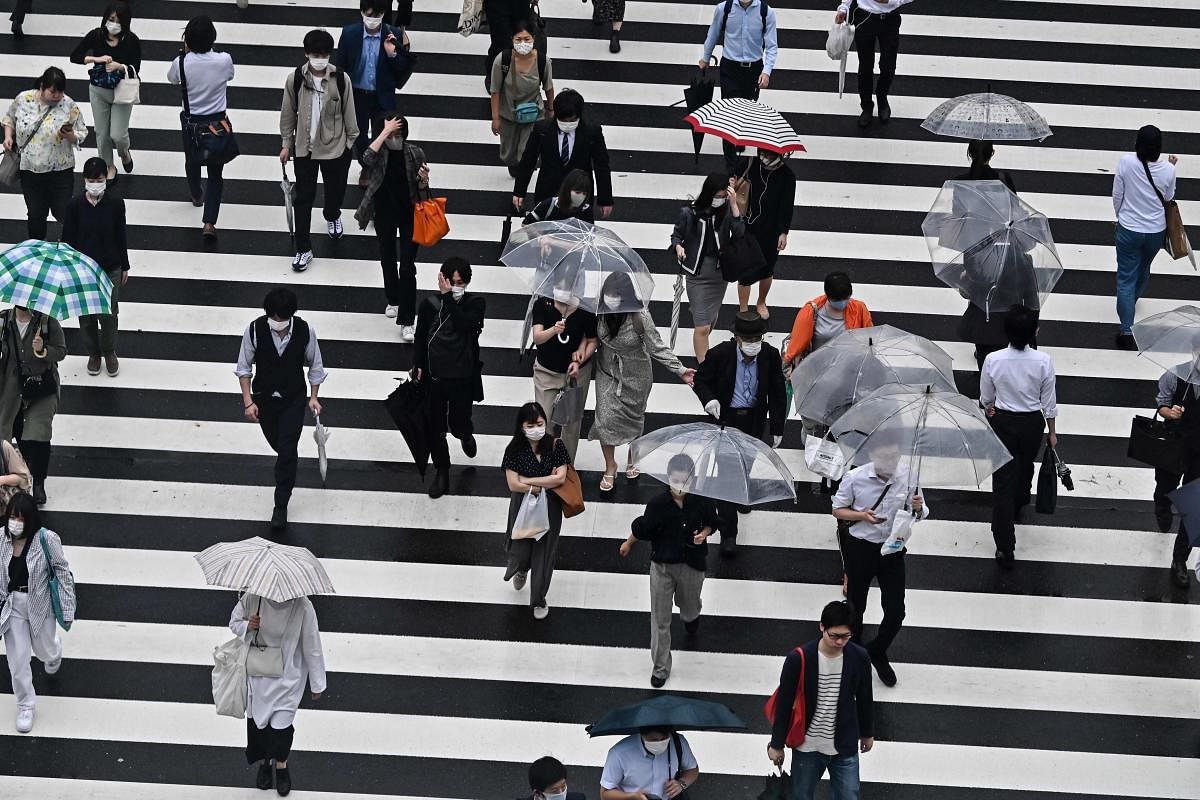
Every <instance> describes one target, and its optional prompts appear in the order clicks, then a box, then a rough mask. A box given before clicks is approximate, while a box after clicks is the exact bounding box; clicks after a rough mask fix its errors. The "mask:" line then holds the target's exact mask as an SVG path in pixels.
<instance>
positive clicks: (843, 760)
mask: <svg viewBox="0 0 1200 800" xmlns="http://www.w3.org/2000/svg"><path fill="white" fill-rule="evenodd" d="M826 770H829V797H830V798H831V800H858V753H855V754H854V755H852V756H827V755H825V754H824V753H801V752H800V751H799V750H793V751H792V800H813V798H814V797H816V793H817V784H819V783H820V782H821V776H822V775H824V774H825V771H826Z"/></svg>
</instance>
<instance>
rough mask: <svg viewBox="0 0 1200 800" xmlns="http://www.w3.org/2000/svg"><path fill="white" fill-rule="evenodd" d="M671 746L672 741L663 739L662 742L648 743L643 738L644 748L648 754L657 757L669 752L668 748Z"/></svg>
mask: <svg viewBox="0 0 1200 800" xmlns="http://www.w3.org/2000/svg"><path fill="white" fill-rule="evenodd" d="M670 744H671V740H670V739H663V740H662V741H660V742H651V741H647V740H646V739H645V737H643V738H642V746H643V747H645V748H646V752H648V753H651V754H652V755H656V756H661V755H662V754H663V753H665V752H667V748H668V747H669V746H670Z"/></svg>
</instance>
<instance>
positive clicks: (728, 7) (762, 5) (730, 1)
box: [721, 0, 770, 55]
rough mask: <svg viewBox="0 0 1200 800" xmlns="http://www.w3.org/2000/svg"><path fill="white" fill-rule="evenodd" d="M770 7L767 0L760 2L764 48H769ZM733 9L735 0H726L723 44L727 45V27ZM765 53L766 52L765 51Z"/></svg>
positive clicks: (722, 19)
mask: <svg viewBox="0 0 1200 800" xmlns="http://www.w3.org/2000/svg"><path fill="white" fill-rule="evenodd" d="M768 10H770V7H769V6H768V5H767V0H762V2H761V3H760V4H759V11H761V12H762V35H763V41H762V44H763V50H764V51H765V50H766V49H767V11H768ZM731 11H733V0H725V16H724V17H722V18H721V46H722V47H724V46H725V27H726V26H727V25H728V24H729V13H730V12H731ZM764 55H765V52H764Z"/></svg>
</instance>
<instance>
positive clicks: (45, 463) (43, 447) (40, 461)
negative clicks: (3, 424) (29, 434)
mask: <svg viewBox="0 0 1200 800" xmlns="http://www.w3.org/2000/svg"><path fill="white" fill-rule="evenodd" d="M17 444H18V447H19V448H20V450H21V455H23V456H24V457H25V463H26V464H28V465H29V472H30V474H31V475H32V477H33V492H32V494H33V500H34V502H35V503H37V504H38V505H39V506H40V505H45V503H46V475H47V474H48V473H49V471H50V443H49V442H35V441H31V440H28V439H26V440H23V441H20V442H18V443H17Z"/></svg>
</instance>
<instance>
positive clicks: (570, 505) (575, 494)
mask: <svg viewBox="0 0 1200 800" xmlns="http://www.w3.org/2000/svg"><path fill="white" fill-rule="evenodd" d="M552 491H553V492H554V493H555V494H556V495H558V499H559V500H560V501H561V502H562V512H563V517H565V518H566V519H570V518H571V517H573V516H575V515H576V514H582V513H583V508H584V506H583V483H582V481H580V480H579V473H578V472H576V471H575V467H574V466H572V465H571V464H567V479H566V480H565V481H563V483H562V485H561V486H557V487H555V488H554V489H553V490H552Z"/></svg>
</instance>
